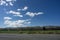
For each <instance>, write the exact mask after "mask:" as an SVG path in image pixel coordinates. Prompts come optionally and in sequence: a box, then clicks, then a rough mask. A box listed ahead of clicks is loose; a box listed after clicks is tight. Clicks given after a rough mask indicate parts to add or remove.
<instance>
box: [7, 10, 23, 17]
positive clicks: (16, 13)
mask: <svg viewBox="0 0 60 40" xmlns="http://www.w3.org/2000/svg"><path fill="white" fill-rule="evenodd" d="M7 13H8V14H13V15H14V16H18V17H23V15H21V13H20V12H16V11H12V10H10V11H8V12H7Z"/></svg>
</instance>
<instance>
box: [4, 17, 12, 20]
mask: <svg viewBox="0 0 60 40" xmlns="http://www.w3.org/2000/svg"><path fill="white" fill-rule="evenodd" d="M10 19H12V18H11V17H4V20H10Z"/></svg>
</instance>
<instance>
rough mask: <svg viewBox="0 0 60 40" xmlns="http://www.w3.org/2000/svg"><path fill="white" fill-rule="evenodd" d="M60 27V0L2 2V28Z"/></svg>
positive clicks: (0, 6) (0, 5)
mask: <svg viewBox="0 0 60 40" xmlns="http://www.w3.org/2000/svg"><path fill="white" fill-rule="evenodd" d="M45 25H53V26H60V0H0V27H23V26H45Z"/></svg>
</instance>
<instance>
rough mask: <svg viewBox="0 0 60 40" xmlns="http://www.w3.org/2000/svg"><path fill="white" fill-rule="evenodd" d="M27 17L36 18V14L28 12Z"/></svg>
mask: <svg viewBox="0 0 60 40" xmlns="http://www.w3.org/2000/svg"><path fill="white" fill-rule="evenodd" d="M26 15H28V16H30V17H34V16H35V14H34V13H32V12H27V13H26Z"/></svg>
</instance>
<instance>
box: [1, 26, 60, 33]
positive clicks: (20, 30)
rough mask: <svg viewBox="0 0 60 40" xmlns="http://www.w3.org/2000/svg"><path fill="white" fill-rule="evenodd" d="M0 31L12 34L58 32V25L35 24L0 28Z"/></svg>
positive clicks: (59, 29) (59, 31)
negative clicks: (41, 25) (34, 25)
mask: <svg viewBox="0 0 60 40" xmlns="http://www.w3.org/2000/svg"><path fill="white" fill-rule="evenodd" d="M0 33H13V34H60V26H43V27H40V26H36V27H20V28H0Z"/></svg>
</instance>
